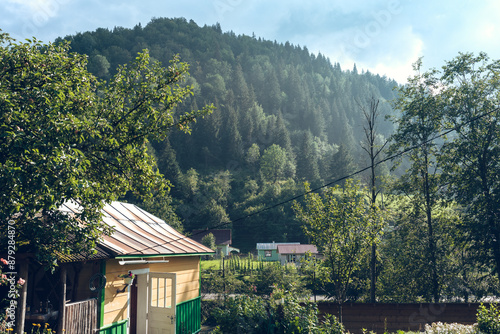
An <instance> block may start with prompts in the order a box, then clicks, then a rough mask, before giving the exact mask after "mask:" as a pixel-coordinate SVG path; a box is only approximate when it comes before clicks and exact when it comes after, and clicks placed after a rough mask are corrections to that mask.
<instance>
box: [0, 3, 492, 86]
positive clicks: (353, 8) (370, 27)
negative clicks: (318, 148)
mask: <svg viewBox="0 0 500 334" xmlns="http://www.w3.org/2000/svg"><path fill="white" fill-rule="evenodd" d="M153 17H168V18H177V17H183V18H185V19H187V20H188V21H189V20H193V21H194V22H196V23H197V24H198V25H199V26H204V25H205V24H206V25H214V24H216V23H220V25H221V28H222V31H224V32H226V31H233V32H234V33H236V34H237V35H240V34H244V35H249V36H252V35H255V36H256V37H260V38H262V39H265V40H271V41H277V42H278V43H285V42H287V41H288V42H290V43H291V44H293V45H300V46H301V47H307V49H308V50H309V51H310V52H312V53H314V54H318V53H321V54H323V55H325V56H327V57H328V58H330V60H331V61H332V63H337V62H338V63H340V65H341V67H342V69H352V67H353V65H354V64H356V67H357V69H358V71H362V70H365V71H366V70H369V71H370V72H372V73H377V74H380V75H382V76H384V75H385V76H387V77H388V78H391V79H395V80H396V81H398V82H399V83H405V82H406V80H407V78H408V76H411V75H412V74H413V69H412V64H413V63H415V62H416V61H417V60H418V59H419V57H423V66H424V69H430V68H440V67H441V66H443V65H444V64H445V62H446V61H450V60H452V59H453V58H454V57H456V56H457V55H458V53H459V52H473V53H475V54H477V53H479V52H481V51H483V52H486V53H487V54H488V55H489V56H490V57H491V58H492V59H500V38H499V36H500V2H499V1H497V0H474V1H473V0H453V1H450V0H369V1H368V0H300V1H299V0H175V1H173V0H140V1H137V0H0V29H2V30H3V32H7V33H9V34H10V35H11V37H14V38H16V39H17V40H24V39H26V38H32V37H36V38H37V39H38V40H41V41H43V42H52V41H54V39H55V38H57V37H64V36H67V35H73V34H76V33H78V32H85V31H94V30H95V29H97V28H109V29H113V28H114V27H125V28H133V27H134V26H135V25H137V24H139V23H140V24H141V25H142V26H145V25H146V24H147V23H148V22H149V21H150V20H151V19H152V18H153Z"/></svg>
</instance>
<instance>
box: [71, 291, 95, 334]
mask: <svg viewBox="0 0 500 334" xmlns="http://www.w3.org/2000/svg"><path fill="white" fill-rule="evenodd" d="M64 329H65V330H66V333H89V334H93V333H94V332H95V331H96V329H97V300H96V299H87V300H84V301H81V302H74V303H69V304H66V317H65V321H64Z"/></svg>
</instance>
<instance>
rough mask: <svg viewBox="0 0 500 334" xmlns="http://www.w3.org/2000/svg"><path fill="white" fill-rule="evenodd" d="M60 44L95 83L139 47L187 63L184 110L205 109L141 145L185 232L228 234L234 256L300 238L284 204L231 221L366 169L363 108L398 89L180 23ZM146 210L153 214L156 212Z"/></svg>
mask: <svg viewBox="0 0 500 334" xmlns="http://www.w3.org/2000/svg"><path fill="white" fill-rule="evenodd" d="M65 39H66V40H69V41H71V47H72V51H74V52H78V53H83V54H87V55H88V57H89V58H88V59H89V65H88V66H89V70H90V71H92V72H93V73H94V74H95V75H97V76H98V77H100V78H102V79H108V78H110V77H111V76H112V75H113V74H114V71H115V69H116V68H117V67H118V66H119V65H121V64H125V63H127V62H129V61H131V60H132V59H133V58H134V57H135V56H136V54H137V52H140V51H141V50H143V49H148V50H149V53H150V55H151V57H152V58H154V59H156V60H159V61H161V62H162V63H163V64H168V63H169V61H170V60H171V59H172V57H173V56H174V55H176V54H178V55H179V56H180V58H181V60H182V61H184V62H187V63H188V64H190V74H191V77H190V78H189V82H187V84H189V85H191V86H192V87H193V89H194V96H193V97H192V98H191V99H190V100H189V102H188V103H186V104H185V105H184V108H186V110H188V109H193V110H195V109H197V108H198V106H202V105H204V104H206V103H214V104H215V106H216V110H215V111H214V113H213V114H212V115H210V116H208V117H206V118H205V119H203V120H199V121H198V122H197V124H196V125H195V126H194V127H193V129H192V133H191V134H184V133H180V132H177V133H175V132H174V133H172V134H171V135H170V136H169V137H168V138H167V139H166V140H165V141H164V142H154V143H152V152H154V155H155V156H156V158H157V163H158V168H159V170H160V172H161V173H163V174H164V175H165V177H166V178H167V179H169V180H170V181H171V183H172V186H173V187H172V191H171V195H172V198H173V199H172V201H173V204H174V207H175V210H176V213H177V216H178V217H180V220H181V222H182V227H183V229H184V231H186V232H189V231H191V230H193V229H199V228H213V227H220V228H227V227H230V228H233V245H234V247H237V248H240V249H241V250H242V251H243V252H248V251H251V250H253V249H254V248H255V244H256V243H257V242H272V241H276V242H283V241H301V242H307V240H305V239H304V236H303V233H302V230H301V228H300V226H299V225H298V222H297V221H296V219H295V218H294V216H293V213H292V212H291V210H290V204H288V205H284V206H279V207H277V208H275V209H272V210H266V211H265V212H263V213H261V214H259V215H255V216H251V217H248V218H246V219H241V218H243V217H246V216H247V215H249V214H252V213H254V212H257V211H259V210H261V209H264V208H267V207H269V206H272V205H274V204H276V203H280V202H282V201H283V200H286V199H288V198H291V197H294V196H296V195H297V194H299V193H301V192H303V189H304V188H303V183H304V181H308V182H310V183H311V184H313V185H315V186H317V185H321V184H324V183H328V182H331V181H334V180H335V179H337V178H340V177H343V176H345V175H348V174H349V173H352V172H354V171H356V170H357V168H358V166H360V165H363V166H365V165H366V163H367V161H365V157H364V155H363V152H362V150H361V147H360V141H362V140H363V136H364V132H363V126H364V121H365V119H364V117H363V113H362V109H363V107H364V106H365V105H366V103H368V101H369V100H370V99H372V98H374V99H378V100H380V101H381V103H380V107H379V109H380V113H381V115H385V114H388V113H390V110H391V107H390V104H389V103H388V101H390V100H391V99H393V98H394V92H393V87H394V86H396V85H397V83H396V82H395V81H393V80H390V79H388V78H386V77H381V76H379V75H374V74H372V73H370V72H362V73H359V72H358V70H357V69H356V67H355V66H354V68H353V69H349V70H343V69H342V68H341V65H340V64H339V63H332V60H330V59H328V58H326V57H325V56H323V55H322V54H318V55H315V54H312V53H310V52H309V51H308V50H307V48H306V47H300V46H294V45H291V44H290V43H288V42H287V43H285V44H282V43H277V42H272V41H268V40H264V39H261V38H256V37H253V36H252V37H251V36H245V35H239V36H237V35H235V34H234V33H233V32H225V33H224V32H223V31H222V28H221V27H220V25H219V24H216V25H213V26H204V27H199V26H198V25H197V24H196V23H195V22H193V21H189V22H188V21H187V20H185V19H166V18H157V19H153V20H152V21H151V22H150V23H149V24H147V25H146V26H145V27H141V26H140V25H137V26H135V27H134V28H133V29H126V28H120V27H117V28H115V29H113V30H112V31H111V30H108V29H97V30H96V31H94V32H84V33H78V34H76V35H74V36H67V37H65ZM59 41H60V40H59ZM378 130H379V133H380V135H381V136H384V137H387V136H389V135H390V134H391V133H392V130H393V125H392V123H391V122H384V118H383V117H381V118H380V124H379V125H378ZM165 200H167V201H168V202H166V203H170V200H169V199H165ZM159 207H160V209H159ZM155 208H156V212H162V211H161V204H159V203H156V206H155ZM164 217H165V214H164ZM234 220H238V221H237V222H235V223H234V224H227V225H223V224H224V223H230V222H231V221H234ZM177 227H181V225H180V224H179V223H177Z"/></svg>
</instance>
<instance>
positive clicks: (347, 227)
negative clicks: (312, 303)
mask: <svg viewBox="0 0 500 334" xmlns="http://www.w3.org/2000/svg"><path fill="white" fill-rule="evenodd" d="M305 190H306V192H310V190H311V189H310V188H309V185H308V184H306V188H305ZM293 208H294V211H295V214H296V216H297V218H298V219H299V220H301V221H302V222H303V223H304V225H303V229H304V233H305V234H306V235H307V236H308V237H309V238H310V239H311V243H313V244H314V245H316V246H317V247H318V250H319V251H320V252H321V253H322V254H323V256H324V261H323V268H324V269H325V270H326V273H327V275H326V276H325V277H324V278H325V282H324V283H325V284H328V283H331V284H332V285H333V286H334V291H333V292H331V291H327V293H328V294H329V295H330V296H331V297H334V298H335V299H336V301H337V302H338V303H339V305H341V303H343V302H344V301H345V300H346V292H347V288H348V287H349V284H350V282H351V278H352V274H353V272H354V271H355V270H356V269H357V268H359V266H360V264H361V262H362V261H363V260H364V259H365V258H366V255H367V254H368V252H369V250H370V247H371V245H372V244H373V243H375V242H377V238H378V237H379V236H380V230H381V228H382V222H383V219H382V215H381V214H380V211H379V209H378V208H377V206H376V205H374V204H372V203H370V202H369V201H368V200H367V197H366V194H365V193H364V192H363V191H362V189H361V188H360V186H359V185H358V184H357V183H355V182H354V181H353V180H352V179H348V180H347V181H346V183H345V186H344V188H340V186H335V187H333V188H328V189H326V190H325V191H324V193H323V194H321V195H320V194H317V193H309V194H308V195H306V198H305V203H304V205H301V204H299V203H298V202H295V203H294V206H293Z"/></svg>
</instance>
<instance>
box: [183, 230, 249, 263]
mask: <svg viewBox="0 0 500 334" xmlns="http://www.w3.org/2000/svg"><path fill="white" fill-rule="evenodd" d="M210 233H212V234H213V236H214V237H215V245H216V246H217V255H221V256H228V255H229V254H230V253H231V252H238V253H239V252H240V250H239V249H238V248H234V247H231V244H232V235H231V230H230V229H221V230H193V232H192V235H191V239H193V240H195V241H197V242H199V243H200V244H201V241H202V240H203V237H205V236H206V235H208V234H210Z"/></svg>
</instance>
